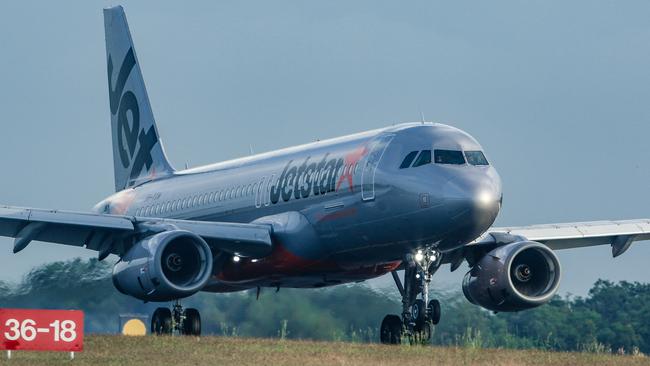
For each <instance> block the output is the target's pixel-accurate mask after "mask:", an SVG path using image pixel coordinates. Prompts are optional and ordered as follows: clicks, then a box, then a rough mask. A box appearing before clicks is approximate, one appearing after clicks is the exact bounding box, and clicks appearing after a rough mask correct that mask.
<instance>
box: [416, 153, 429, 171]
mask: <svg viewBox="0 0 650 366" xmlns="http://www.w3.org/2000/svg"><path fill="white" fill-rule="evenodd" d="M430 163H431V150H422V151H421V152H420V155H418V158H417V160H415V163H413V167H414V168H415V167H418V166H420V165H425V164H430Z"/></svg>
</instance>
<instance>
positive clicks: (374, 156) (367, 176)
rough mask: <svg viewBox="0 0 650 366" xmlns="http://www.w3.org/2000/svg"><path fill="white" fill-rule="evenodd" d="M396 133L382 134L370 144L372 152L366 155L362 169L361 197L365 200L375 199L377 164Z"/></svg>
mask: <svg viewBox="0 0 650 366" xmlns="http://www.w3.org/2000/svg"><path fill="white" fill-rule="evenodd" d="M393 137H395V135H393V134H389V135H382V136H379V137H377V138H375V139H374V140H372V141H371V142H370V144H369V148H368V149H369V150H370V152H369V153H368V155H367V156H366V160H365V162H364V164H363V170H362V171H361V199H362V200H364V201H371V200H374V199H375V174H376V173H377V166H378V165H379V161H380V160H381V157H382V156H383V155H384V151H385V150H386V147H387V146H388V144H389V143H390V142H391V140H393Z"/></svg>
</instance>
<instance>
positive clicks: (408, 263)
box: [380, 250, 442, 344]
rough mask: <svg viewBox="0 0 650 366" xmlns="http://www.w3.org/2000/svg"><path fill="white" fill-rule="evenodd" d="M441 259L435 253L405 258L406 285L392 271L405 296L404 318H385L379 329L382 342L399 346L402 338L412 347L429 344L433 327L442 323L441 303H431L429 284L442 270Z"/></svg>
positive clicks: (391, 316)
mask: <svg viewBox="0 0 650 366" xmlns="http://www.w3.org/2000/svg"><path fill="white" fill-rule="evenodd" d="M441 259H442V256H441V255H440V254H439V253H437V252H435V251H433V250H427V251H426V252H423V251H418V252H417V254H415V255H412V254H408V255H406V257H405V260H404V264H405V268H404V285H402V282H401V281H400V278H399V276H398V275H397V272H395V271H393V272H391V274H392V276H393V279H394V280H395V285H397V289H398V290H399V292H400V295H402V316H401V317H400V316H398V315H394V314H390V315H386V317H384V320H383V321H382V323H381V329H380V341H381V343H384V344H400V343H401V341H402V338H403V337H406V338H407V339H408V341H409V343H411V344H415V343H421V344H427V343H429V342H430V340H431V335H432V332H433V326H434V325H436V324H438V322H439V321H440V302H439V301H438V300H435V299H434V300H431V301H429V283H430V282H431V277H432V276H433V274H434V273H435V272H436V271H437V270H438V268H439V267H440V262H441ZM418 295H421V298H418Z"/></svg>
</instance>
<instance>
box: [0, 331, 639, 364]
mask: <svg viewBox="0 0 650 366" xmlns="http://www.w3.org/2000/svg"><path fill="white" fill-rule="evenodd" d="M3 356H5V357H3V358H0V364H1V365H60V364H67V365H69V364H73V365H93V366H99V365H144V366H152V365H172V366H180V365H237V366H243V365H256V366H257V365H299V366H309V365H373V366H376V365H400V366H413V365H490V366H497V365H650V358H649V357H643V356H613V355H606V354H594V353H569V352H548V351H539V350H527V351H518V350H504V349H479V348H471V347H467V348H461V347H428V346H427V347H425V346H407V345H401V346H383V345H379V344H363V343H343V342H312V341H293V340H280V339H252V338H236V337H201V338H190V337H153V336H147V337H124V336H87V337H86V339H85V351H84V352H82V353H78V354H77V355H76V358H75V360H74V361H72V362H71V361H70V360H69V356H68V354H67V353H54V352H27V351H23V352H14V354H13V357H12V359H11V360H9V361H8V360H7V359H6V355H3Z"/></svg>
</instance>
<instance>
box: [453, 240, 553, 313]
mask: <svg viewBox="0 0 650 366" xmlns="http://www.w3.org/2000/svg"><path fill="white" fill-rule="evenodd" d="M559 285H560V262H559V261H558V259H557V257H556V256H555V253H553V251H552V250H551V249H549V248H548V247H547V246H545V245H543V244H541V243H537V242H533V241H523V242H518V243H512V244H508V245H505V246H502V247H499V248H496V249H494V250H492V251H491V252H489V253H487V254H486V255H485V256H483V257H482V258H481V259H480V260H479V261H478V263H477V264H476V265H475V266H474V267H473V268H472V269H471V270H470V271H469V272H467V274H466V275H465V279H464V280H463V293H464V294H465V297H466V298H467V300H469V301H470V302H471V303H473V304H476V305H480V306H482V307H484V308H486V309H490V310H493V311H520V310H525V309H530V308H534V307H536V306H539V305H542V304H545V303H547V302H548V301H550V300H551V298H552V297H553V295H555V293H556V292H557V290H558V287H559Z"/></svg>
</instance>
